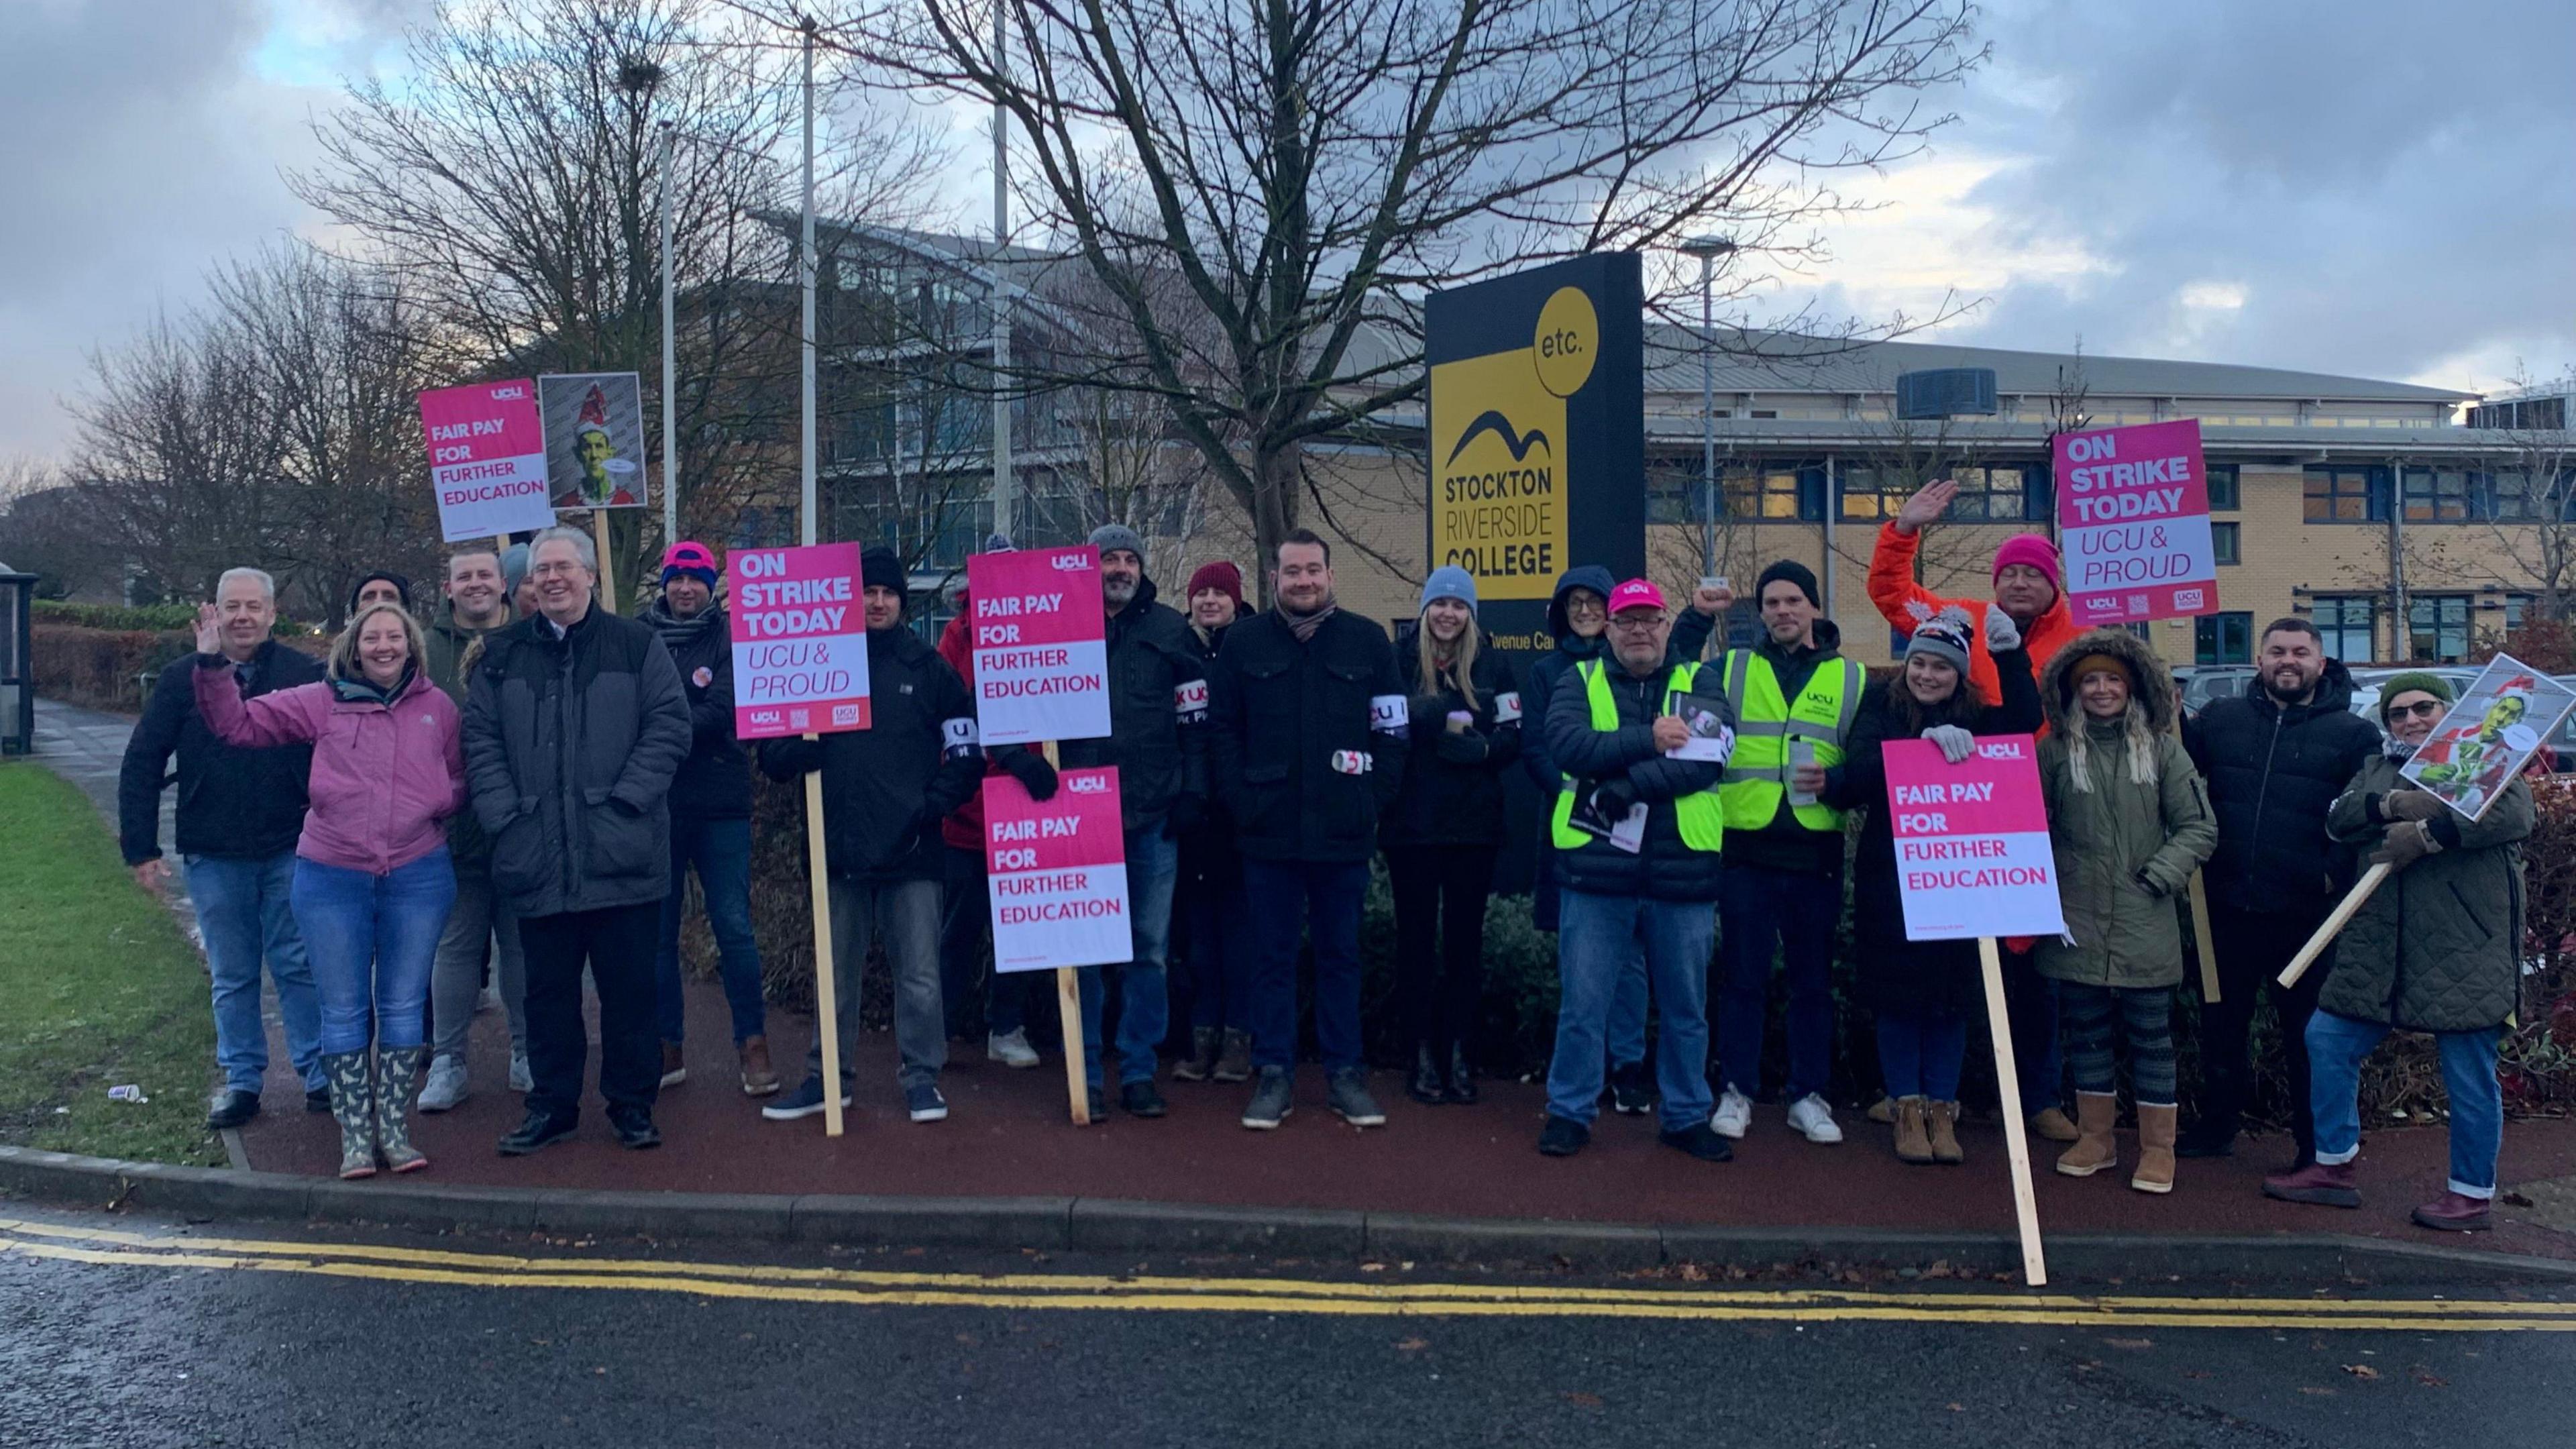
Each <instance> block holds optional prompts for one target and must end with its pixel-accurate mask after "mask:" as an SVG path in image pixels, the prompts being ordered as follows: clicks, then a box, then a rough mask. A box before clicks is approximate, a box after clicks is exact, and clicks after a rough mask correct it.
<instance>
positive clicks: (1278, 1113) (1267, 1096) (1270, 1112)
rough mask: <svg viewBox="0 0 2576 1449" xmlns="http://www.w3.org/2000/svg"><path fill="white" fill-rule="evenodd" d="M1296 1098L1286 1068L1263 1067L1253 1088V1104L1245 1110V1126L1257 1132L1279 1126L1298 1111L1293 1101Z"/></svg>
mask: <svg viewBox="0 0 2576 1449" xmlns="http://www.w3.org/2000/svg"><path fill="white" fill-rule="evenodd" d="M1295 1096H1296V1092H1295V1090H1294V1088H1293V1085H1292V1083H1291V1081H1290V1079H1289V1076H1288V1069H1287V1068H1286V1067H1263V1068H1262V1069H1261V1073H1260V1080H1259V1081H1258V1082H1256V1083H1254V1085H1253V1088H1252V1103H1251V1105H1250V1106H1247V1107H1245V1108H1244V1109H1243V1125H1244V1126H1246V1127H1249V1128H1251V1129H1252V1130H1253V1131H1255V1132H1267V1131H1269V1130H1270V1129H1272V1128H1274V1127H1276V1126H1278V1125H1279V1124H1280V1123H1281V1122H1282V1121H1285V1120H1286V1119H1287V1116H1288V1114H1289V1113H1290V1112H1293V1111H1295V1110H1296V1107H1295V1105H1294V1104H1293V1102H1292V1100H1291V1099H1292V1098H1294V1097H1295Z"/></svg>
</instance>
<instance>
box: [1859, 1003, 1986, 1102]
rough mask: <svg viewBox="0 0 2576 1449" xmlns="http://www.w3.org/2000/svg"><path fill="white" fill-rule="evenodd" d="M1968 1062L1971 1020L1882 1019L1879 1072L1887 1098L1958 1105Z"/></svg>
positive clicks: (1881, 1015) (1890, 1015)
mask: <svg viewBox="0 0 2576 1449" xmlns="http://www.w3.org/2000/svg"><path fill="white" fill-rule="evenodd" d="M1967 1059H1968V1022H1967V1018H1965V1017H1958V1016H1949V1017H1942V1016H1899V1015H1897V1014H1895V1013H1893V1012H1886V1011H1882V1012H1880V1013H1879V1014H1878V1069H1879V1072H1880V1074H1881V1075H1882V1076H1883V1077H1885V1078H1886V1080H1887V1095H1889V1096H1891V1097H1923V1098H1928V1099H1929V1100H1931V1101H1935V1102H1955V1101H1957V1100H1959V1067H1960V1064H1961V1063H1963V1062H1965V1061H1966V1060H1967Z"/></svg>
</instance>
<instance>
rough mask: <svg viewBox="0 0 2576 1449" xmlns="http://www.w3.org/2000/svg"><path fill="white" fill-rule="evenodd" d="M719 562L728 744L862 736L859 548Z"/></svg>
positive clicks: (738, 552) (754, 554)
mask: <svg viewBox="0 0 2576 1449" xmlns="http://www.w3.org/2000/svg"><path fill="white" fill-rule="evenodd" d="M729 562H730V565H731V572H732V576H733V591H732V593H731V595H730V596H729V597H728V599H727V600H726V603H727V608H728V612H729V615H730V618H731V622H732V625H733V732H734V735H735V737H737V738H739V739H746V740H765V739H774V738H776V737H778V736H780V735H803V734H817V735H828V734H838V733H840V732H841V731H843V730H863V729H866V728H867V727H868V620H867V612H866V609H865V607H864V605H863V604H862V603H861V600H860V594H859V546H858V545H857V544H855V543H818V544H813V545H810V546H808V547H805V548H758V549H751V548H740V549H735V550H734V553H733V558H732V559H731V560H730V561H729ZM961 727H962V721H961Z"/></svg>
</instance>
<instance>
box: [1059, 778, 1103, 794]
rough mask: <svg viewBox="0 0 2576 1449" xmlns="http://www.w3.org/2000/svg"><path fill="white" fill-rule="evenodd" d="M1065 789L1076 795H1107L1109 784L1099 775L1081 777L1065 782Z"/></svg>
mask: <svg viewBox="0 0 2576 1449" xmlns="http://www.w3.org/2000/svg"><path fill="white" fill-rule="evenodd" d="M1064 788H1066V789H1068V790H1071V791H1072V792H1073V793H1075V794H1076V795H1106V794H1108V793H1109V782H1108V781H1107V780H1104V779H1102V778H1100V777H1099V776H1098V775H1081V776H1077V777H1075V778H1074V779H1070V780H1067V781H1065V782H1064Z"/></svg>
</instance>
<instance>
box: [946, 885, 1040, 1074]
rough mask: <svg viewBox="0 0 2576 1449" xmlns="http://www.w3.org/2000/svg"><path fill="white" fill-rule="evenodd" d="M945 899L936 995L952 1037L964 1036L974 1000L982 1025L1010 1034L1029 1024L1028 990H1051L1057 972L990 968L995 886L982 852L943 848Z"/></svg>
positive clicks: (991, 1029)
mask: <svg viewBox="0 0 2576 1449" xmlns="http://www.w3.org/2000/svg"><path fill="white" fill-rule="evenodd" d="M945 849H946V852H947V856H946V859H947V865H946V874H947V880H946V887H947V892H946V897H947V899H946V904H945V906H943V907H942V914H941V916H940V918H939V996H940V1000H942V1001H944V1002H946V1003H947V1008H946V1014H947V1018H948V1021H947V1025H948V1034H949V1035H950V1036H964V1035H966V1031H967V1025H968V1023H969V1022H970V1021H971V1020H972V1019H973V1018H972V1017H971V1015H970V1014H969V1013H970V1010H971V1008H972V1005H973V1003H974V1002H975V1001H976V1000H977V999H979V998H980V999H981V1000H982V1001H983V1003H984V1029H985V1030H986V1031H988V1032H990V1033H992V1034H993V1035H995V1036H1008V1035H1010V1034H1011V1033H1012V1032H1015V1031H1018V1030H1019V1029H1020V1028H1021V1027H1023V1026H1025V1025H1027V1024H1028V1001H1029V997H1030V994H1031V993H1032V992H1034V991H1036V990H1037V989H1038V988H1040V987H1043V988H1045V993H1046V995H1047V997H1048V998H1049V999H1050V1000H1052V999H1053V997H1054V995H1055V973H1054V972H1052V971H1029V972H1015V973H1011V974H1007V975H1006V974H1002V973H998V972H996V971H994V970H993V969H992V967H993V957H992V953H991V952H990V951H989V950H987V949H986V942H988V941H990V940H991V939H992V934H993V894H992V892H993V887H992V882H991V880H990V879H989V878H988V877H987V876H986V875H985V874H984V852H982V851H980V850H964V849H960V848H959V847H957V846H954V845H951V846H947V847H945Z"/></svg>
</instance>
